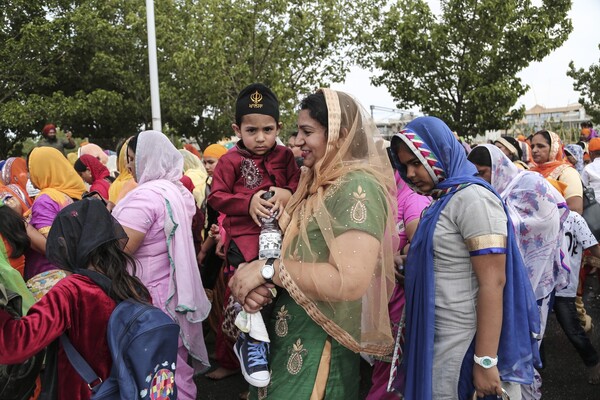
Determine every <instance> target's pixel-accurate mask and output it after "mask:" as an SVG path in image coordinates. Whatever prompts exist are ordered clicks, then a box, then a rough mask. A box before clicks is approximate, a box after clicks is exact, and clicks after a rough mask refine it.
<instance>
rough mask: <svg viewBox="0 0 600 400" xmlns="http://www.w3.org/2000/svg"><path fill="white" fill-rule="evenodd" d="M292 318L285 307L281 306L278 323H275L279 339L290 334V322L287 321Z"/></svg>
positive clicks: (278, 312)
mask: <svg viewBox="0 0 600 400" xmlns="http://www.w3.org/2000/svg"><path fill="white" fill-rule="evenodd" d="M289 318H290V314H289V312H288V310H286V309H285V306H281V308H280V309H279V311H277V322H275V333H276V334H277V336H279V337H284V336H286V335H287V334H288V322H287V320H288V319H289Z"/></svg>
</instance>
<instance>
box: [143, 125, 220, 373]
mask: <svg viewBox="0 0 600 400" xmlns="http://www.w3.org/2000/svg"><path fill="white" fill-rule="evenodd" d="M135 169H136V170H135V173H136V178H137V182H138V184H139V186H138V189H139V188H142V187H143V188H147V189H150V190H153V191H155V192H156V193H158V194H160V195H161V196H162V197H163V198H164V199H165V203H164V204H163V205H162V206H164V207H165V216H166V217H165V226H164V232H165V237H166V238H167V252H168V256H169V262H170V278H169V279H170V281H169V293H168V297H167V301H166V304H165V308H166V310H167V312H168V313H169V315H170V316H171V317H172V318H173V319H175V321H177V323H178V324H179V327H180V328H181V332H180V336H181V338H182V340H183V343H184V345H185V347H186V348H187V349H188V351H189V353H190V355H191V356H192V357H194V358H195V359H197V360H200V361H201V362H202V363H203V364H204V365H206V366H209V365H210V364H209V362H208V355H207V351H206V346H205V343H204V333H203V330H202V321H203V320H204V319H206V317H207V316H208V313H209V312H210V308H211V305H210V302H209V301H208V298H207V297H206V292H205V291H204V289H203V287H202V279H201V278H200V271H199V269H198V264H197V261H196V254H195V251H194V241H193V238H192V218H193V216H194V214H195V212H196V205H195V202H194V198H193V196H192V194H191V193H190V192H189V191H188V190H187V189H185V188H184V187H183V184H181V182H180V181H179V179H180V178H181V176H182V175H183V157H182V155H181V153H180V152H179V151H178V150H177V149H176V148H175V146H173V144H172V143H171V142H170V141H169V139H168V138H167V137H166V136H165V135H164V134H162V133H161V132H157V131H144V132H142V133H140V134H139V136H138V141H137V146H136V150H135Z"/></svg>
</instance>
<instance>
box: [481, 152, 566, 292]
mask: <svg viewBox="0 0 600 400" xmlns="http://www.w3.org/2000/svg"><path fill="white" fill-rule="evenodd" d="M483 147H485V148H486V149H487V150H488V151H489V153H490V158H491V161H492V165H491V169H492V178H491V179H492V186H493V187H494V189H496V191H498V193H500V197H502V200H503V201H504V202H505V204H506V208H507V209H508V212H509V214H510V218H511V220H512V223H513V226H514V228H515V233H516V239H517V244H518V246H519V250H520V251H521V255H522V256H523V261H524V263H525V266H526V268H527V274H528V276H529V280H530V281H531V285H532V287H533V290H534V292H535V295H536V298H537V299H538V300H539V299H541V298H544V297H546V296H547V295H548V294H550V292H552V290H554V288H555V287H556V286H557V285H558V286H559V287H561V286H563V285H564V284H565V283H566V279H567V276H568V274H567V273H566V271H564V269H563V267H562V263H561V256H560V244H561V241H562V237H563V230H562V223H563V221H564V220H565V219H566V217H567V215H568V209H567V208H566V201H565V199H564V198H563V197H562V196H561V194H560V193H559V192H558V191H557V190H556V189H555V188H554V187H553V186H552V185H551V184H550V183H549V182H548V181H547V180H546V179H544V177H543V176H542V175H540V174H538V173H537V172H529V171H521V170H519V169H518V168H517V167H516V166H515V164H513V163H512V162H511V161H510V160H509V159H508V157H506V155H504V153H503V152H502V150H500V149H499V148H497V147H496V146H494V145H487V144H486V145H483Z"/></svg>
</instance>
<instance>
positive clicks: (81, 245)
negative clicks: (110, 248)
mask: <svg viewBox="0 0 600 400" xmlns="http://www.w3.org/2000/svg"><path fill="white" fill-rule="evenodd" d="M115 239H127V234H126V233H125V231H124V230H123V228H122V227H121V225H120V224H119V223H118V222H117V220H116V219H115V218H114V217H113V216H112V215H111V214H110V212H109V211H108V210H107V209H106V206H105V205H104V203H102V201H100V200H97V199H93V198H90V199H83V200H81V201H76V202H75V203H73V204H70V205H68V206H67V207H65V208H63V209H62V210H61V211H60V212H59V213H58V215H57V216H56V218H55V219H54V222H53V223H52V227H51V228H50V232H49V233H48V240H47V242H46V258H48V260H49V261H50V262H51V263H52V264H54V265H56V266H57V267H60V268H62V269H65V270H67V271H75V270H76V269H85V268H87V265H85V263H86V261H87V259H88V257H89V255H90V253H91V252H92V251H93V250H94V249H96V248H97V247H99V246H100V245H102V244H104V243H107V242H109V241H111V240H115ZM126 243H127V240H121V246H123V247H124V246H125V244H126Z"/></svg>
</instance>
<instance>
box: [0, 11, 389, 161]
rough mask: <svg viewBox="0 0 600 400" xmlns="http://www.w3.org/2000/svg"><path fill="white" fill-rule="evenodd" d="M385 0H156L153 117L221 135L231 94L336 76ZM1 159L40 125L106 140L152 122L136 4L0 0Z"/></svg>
mask: <svg viewBox="0 0 600 400" xmlns="http://www.w3.org/2000/svg"><path fill="white" fill-rule="evenodd" d="M383 3H384V0H365V1H361V2H354V1H350V0H322V1H319V0H307V1H304V2H301V3H298V2H287V1H284V0H272V1H268V2H261V1H250V0H226V1H222V0H202V1H200V0H155V14H156V37H157V53H158V70H159V81H160V94H161V112H162V115H161V116H162V122H163V125H164V126H165V130H168V131H169V133H171V134H173V135H174V136H186V137H196V138H197V139H198V140H199V141H200V142H201V143H208V142H212V141H215V140H217V139H219V138H222V137H224V136H230V135H231V128H230V125H231V123H232V121H233V107H234V105H235V98H236V96H237V93H238V92H239V91H240V90H241V89H242V88H243V87H244V86H246V85H248V84H249V83H252V82H256V81H260V82H263V83H265V84H267V85H269V86H270V87H272V89H273V90H274V92H275V93H276V94H277V95H278V97H279V99H280V102H281V105H282V117H283V121H284V122H286V123H287V125H286V132H287V130H291V129H292V128H291V126H290V125H293V123H292V115H293V109H294V107H295V106H296V104H297V103H298V99H299V97H301V96H302V95H304V94H306V93H308V92H309V91H312V90H314V89H316V88H317V87H319V86H323V85H325V86H326V85H328V84H330V83H331V82H336V81H341V80H342V79H343V78H344V76H345V74H346V72H347V69H348V65H349V63H350V61H351V60H352V59H353V58H354V53H353V52H354V50H355V49H354V48H353V47H352V44H353V43H354V42H355V41H356V37H357V36H359V35H362V34H363V29H364V27H365V26H368V25H369V14H368V12H369V10H372V9H377V8H379V7H380V6H381V5H382V4H383ZM0 20H1V21H2V22H3V26H2V27H0V56H1V57H0V77H1V79H0V85H1V86H0V87H1V88H2V89H3V91H2V95H0V131H1V132H2V133H3V134H4V136H5V137H6V138H7V140H5V141H0V158H3V157H5V156H6V155H7V154H19V152H20V151H21V149H22V143H23V142H24V141H25V140H26V139H35V138H37V136H38V132H40V131H41V128H42V127H43V125H44V124H45V123H48V122H54V123H56V124H57V125H58V126H62V127H69V128H70V129H71V130H72V131H73V133H74V135H75V136H76V137H77V136H78V137H88V138H89V139H90V140H92V141H94V142H96V143H98V144H100V145H101V146H104V147H109V148H110V147H112V146H113V145H114V144H115V142H116V141H117V140H118V138H120V137H124V136H128V135H131V134H134V133H136V132H137V131H139V129H140V128H141V127H142V126H144V125H146V126H149V125H150V120H151V115H150V112H151V109H150V90H149V84H148V61H147V45H146V43H147V39H146V10H145V2H144V1H143V0H0Z"/></svg>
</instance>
